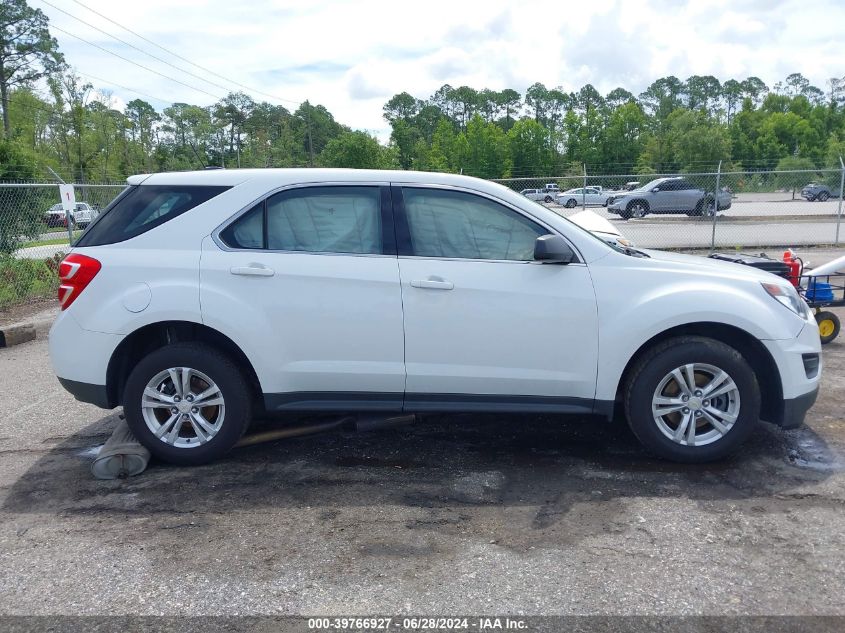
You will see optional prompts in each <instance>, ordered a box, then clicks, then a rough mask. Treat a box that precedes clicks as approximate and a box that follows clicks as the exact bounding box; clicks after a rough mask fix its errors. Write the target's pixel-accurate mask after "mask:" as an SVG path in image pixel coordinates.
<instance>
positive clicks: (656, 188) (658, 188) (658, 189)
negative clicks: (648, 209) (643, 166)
mask: <svg viewBox="0 0 845 633" xmlns="http://www.w3.org/2000/svg"><path fill="white" fill-rule="evenodd" d="M658 191H660V187H655V188H654V189H652V190H651V193H657V192H658Z"/></svg>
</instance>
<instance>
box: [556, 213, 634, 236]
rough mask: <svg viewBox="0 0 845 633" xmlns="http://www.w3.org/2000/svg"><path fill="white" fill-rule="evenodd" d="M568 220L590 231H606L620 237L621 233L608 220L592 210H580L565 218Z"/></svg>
mask: <svg viewBox="0 0 845 633" xmlns="http://www.w3.org/2000/svg"><path fill="white" fill-rule="evenodd" d="M566 219H567V220H569V221H570V222H574V223H575V224H577V225H578V226H580V227H581V228H582V229H586V230H587V231H590V232H591V233H608V234H610V235H615V236H617V237H622V234H621V233H620V232H619V231H618V230H617V229H616V227H615V226H613V224H611V223H610V221H609V220H607V219H605V218H603V217H601V216H600V215H599V214H598V213H596V212H594V211H580V212H578V213H575V214H574V215H570V216H569V217H567V218H566Z"/></svg>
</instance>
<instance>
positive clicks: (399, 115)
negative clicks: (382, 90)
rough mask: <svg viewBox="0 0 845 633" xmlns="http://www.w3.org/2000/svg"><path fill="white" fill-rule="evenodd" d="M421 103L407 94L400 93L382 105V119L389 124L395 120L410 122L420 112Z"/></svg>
mask: <svg viewBox="0 0 845 633" xmlns="http://www.w3.org/2000/svg"><path fill="white" fill-rule="evenodd" d="M421 106H422V102H421V101H420V100H419V99H416V98H414V97H412V96H411V95H410V94H408V93H407V92H400V93H399V94H398V95H394V96H393V97H391V98H390V101H388V102H387V103H385V104H384V118H385V119H387V121H388V122H389V123H393V122H394V121H396V120H403V121H410V120H411V119H413V118H414V117H415V116H416V115H417V113H418V112H419V110H420V107H421Z"/></svg>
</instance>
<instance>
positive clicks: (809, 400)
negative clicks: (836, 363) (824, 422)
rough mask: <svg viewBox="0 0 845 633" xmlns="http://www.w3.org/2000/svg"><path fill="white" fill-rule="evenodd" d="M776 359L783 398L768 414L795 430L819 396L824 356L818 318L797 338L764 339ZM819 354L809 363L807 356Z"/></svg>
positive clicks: (778, 422)
mask: <svg viewBox="0 0 845 633" xmlns="http://www.w3.org/2000/svg"><path fill="white" fill-rule="evenodd" d="M762 343H763V344H764V345H765V346H766V349H767V350H768V351H769V354H771V357H772V359H773V360H774V361H775V365H776V366H777V369H778V373H779V374H780V380H781V387H782V398H783V400H782V401H781V402H778V403H777V405H776V406H773V407H771V408H770V409H769V414H768V415H767V416H765V419H766V420H767V421H768V422H772V423H774V424H777V425H779V426H782V427H783V428H786V429H793V428H795V427H797V426H800V425H801V424H802V423H803V422H804V417H805V416H806V414H807V411H809V410H810V408H811V407H812V406H813V404H814V403H815V401H816V398H817V397H818V392H819V384H820V382H821V375H822V370H823V364H824V363H823V357H822V351H821V340H820V339H819V328H818V326H817V325H816V323H815V321H808V322H806V324H805V325H804V327H803V328H802V329H801V332H799V333H798V336H797V337H795V338H794V339H788V340H777V341H773V340H767V341H762ZM816 355H817V357H818V363H817V364H808V363H805V359H804V357H805V356H807V357H813V356H816Z"/></svg>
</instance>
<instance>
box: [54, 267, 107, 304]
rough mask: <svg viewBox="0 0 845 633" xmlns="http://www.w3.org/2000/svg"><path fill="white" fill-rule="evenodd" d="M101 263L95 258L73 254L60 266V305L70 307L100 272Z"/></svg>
mask: <svg viewBox="0 0 845 633" xmlns="http://www.w3.org/2000/svg"><path fill="white" fill-rule="evenodd" d="M100 268H102V266H101V265H100V262H98V261H97V260H96V259H94V258H93V257H88V256H86V255H79V254H77V253H71V254H70V255H68V256H67V257H65V258H64V259H63V260H62V263H61V264H59V282H60V284H61V285H60V286H59V305H60V306H61V309H62V310H64V309H65V308H68V307H70V304H71V303H73V302H74V301H76V298H77V297H78V296H79V295H80V294H82V291H83V290H85V287H86V286H87V285H88V284H89V283H91V280H92V279H93V278H94V277H95V276H96V275H97V273H98V272H100Z"/></svg>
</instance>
